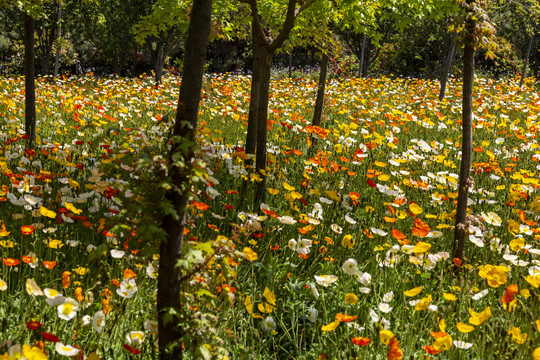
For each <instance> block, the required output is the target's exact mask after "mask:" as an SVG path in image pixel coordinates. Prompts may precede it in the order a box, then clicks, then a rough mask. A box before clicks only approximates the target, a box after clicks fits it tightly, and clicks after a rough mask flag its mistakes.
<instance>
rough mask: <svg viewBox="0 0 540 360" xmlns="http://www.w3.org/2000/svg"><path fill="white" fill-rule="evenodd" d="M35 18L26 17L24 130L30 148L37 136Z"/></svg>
mask: <svg viewBox="0 0 540 360" xmlns="http://www.w3.org/2000/svg"><path fill="white" fill-rule="evenodd" d="M34 25H35V22H34V18H32V17H31V16H30V15H28V14H26V15H25V17H24V92H25V96H24V98H25V115H24V119H25V124H24V130H25V132H26V135H28V136H29V138H28V148H29V149H31V148H32V146H33V142H34V139H35V138H36V84H35V75H34Z"/></svg>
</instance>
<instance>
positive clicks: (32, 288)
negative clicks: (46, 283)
mask: <svg viewBox="0 0 540 360" xmlns="http://www.w3.org/2000/svg"><path fill="white" fill-rule="evenodd" d="M26 292H27V293H28V295H31V296H43V295H45V294H44V293H43V291H42V290H41V288H40V287H39V286H38V284H36V281H35V280H34V279H26Z"/></svg>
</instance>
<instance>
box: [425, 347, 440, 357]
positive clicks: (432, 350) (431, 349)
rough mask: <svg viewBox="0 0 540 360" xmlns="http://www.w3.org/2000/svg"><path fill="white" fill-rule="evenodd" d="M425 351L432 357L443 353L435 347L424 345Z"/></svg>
mask: <svg viewBox="0 0 540 360" xmlns="http://www.w3.org/2000/svg"><path fill="white" fill-rule="evenodd" d="M423 349H424V351H425V352H427V353H428V354H430V355H437V354H438V353H440V352H442V350H437V349H436V348H435V346H431V345H424V347H423Z"/></svg>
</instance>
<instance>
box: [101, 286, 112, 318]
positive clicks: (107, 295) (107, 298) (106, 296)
mask: <svg viewBox="0 0 540 360" xmlns="http://www.w3.org/2000/svg"><path fill="white" fill-rule="evenodd" d="M111 294H112V292H111V290H109V289H105V290H103V292H102V293H101V297H102V298H103V300H102V301H101V303H102V305H103V313H104V314H107V313H108V312H109V311H110V310H111V309H112V306H111V304H110V302H111Z"/></svg>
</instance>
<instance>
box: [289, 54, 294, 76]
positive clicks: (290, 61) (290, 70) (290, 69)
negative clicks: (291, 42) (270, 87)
mask: <svg viewBox="0 0 540 360" xmlns="http://www.w3.org/2000/svg"><path fill="white" fill-rule="evenodd" d="M293 50H294V49H291V52H289V79H292V53H293Z"/></svg>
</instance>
